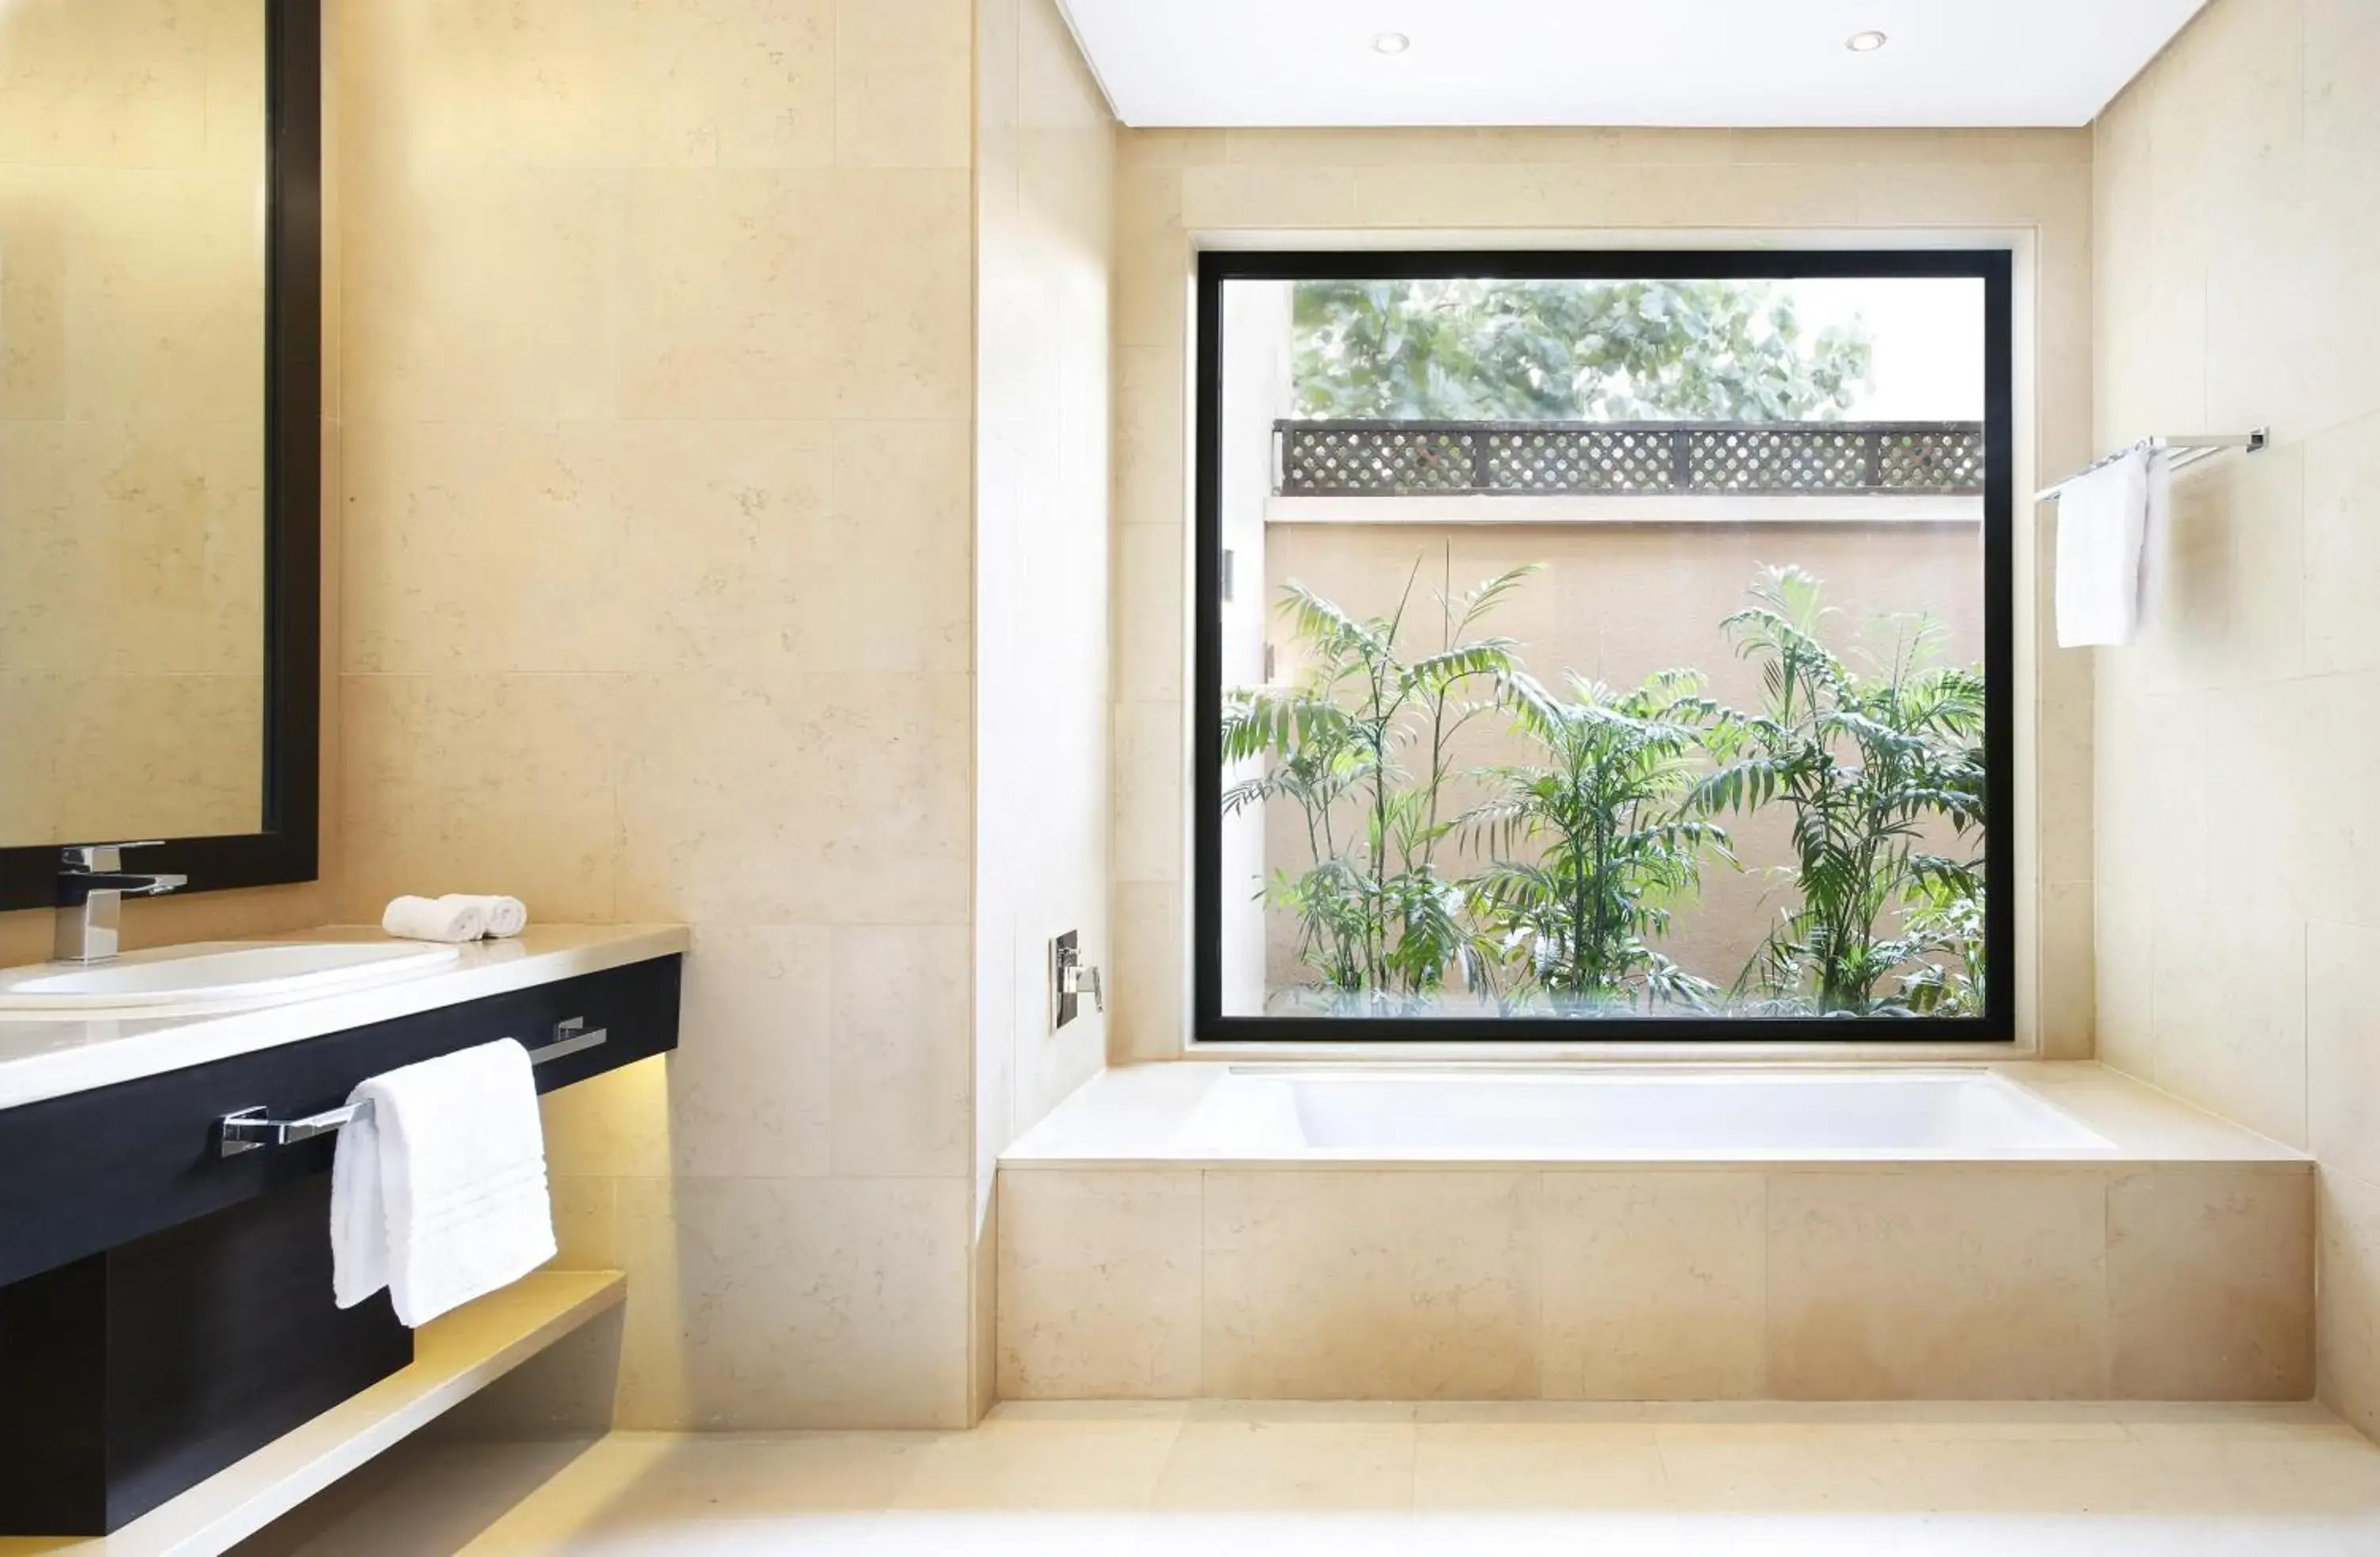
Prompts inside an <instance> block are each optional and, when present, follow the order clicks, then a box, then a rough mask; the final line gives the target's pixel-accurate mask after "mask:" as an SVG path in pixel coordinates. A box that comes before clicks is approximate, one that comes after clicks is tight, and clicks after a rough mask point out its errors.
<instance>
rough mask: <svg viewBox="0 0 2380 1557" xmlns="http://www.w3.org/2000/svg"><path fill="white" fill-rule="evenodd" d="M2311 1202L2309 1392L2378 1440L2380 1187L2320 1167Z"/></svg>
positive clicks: (2379, 1393) (2379, 1434)
mask: <svg viewBox="0 0 2380 1557" xmlns="http://www.w3.org/2000/svg"><path fill="white" fill-rule="evenodd" d="M2316 1197H2317V1200H2316V1206H2317V1216H2318V1230H2319V1238H2320V1246H2319V1253H2318V1255H2317V1257H2316V1258H2317V1259H2318V1260H2319V1261H2320V1266H2321V1276H2320V1280H2319V1283H2318V1285H2317V1289H2316V1301H2317V1308H2316V1311H2315V1315H2314V1343H2315V1381H2316V1389H2317V1392H2318V1393H2319V1394H2320V1396H2321V1399H2322V1403H2323V1404H2324V1405H2327V1406H2329V1407H2330V1408H2331V1409H2332V1410H2333V1411H2336V1412H2338V1414H2339V1415H2340V1416H2341V1417H2345V1418H2347V1420H2349V1421H2350V1422H2352V1423H2353V1424H2355V1426H2356V1427H2357V1428H2358V1429H2361V1430H2362V1432H2364V1433H2365V1434H2366V1435H2367V1436H2380V1186H2374V1185H2373V1184H2372V1183H2370V1182H2369V1181H2367V1180H2364V1179H2360V1178H2357V1177H2356V1176H2355V1175H2353V1174H2347V1173H2342V1172H2340V1171H2338V1169H2335V1168H2330V1167H2325V1168H2323V1169H2322V1171H2321V1174H2320V1175H2319V1179H2318V1182H2317V1186H2316Z"/></svg>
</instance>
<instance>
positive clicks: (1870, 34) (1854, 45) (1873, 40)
mask: <svg viewBox="0 0 2380 1557" xmlns="http://www.w3.org/2000/svg"><path fill="white" fill-rule="evenodd" d="M1884 44H1885V37H1884V34H1883V33H1881V32H1878V31H1877V30H1876V29H1874V28H1870V29H1868V30H1866V31H1865V32H1854V33H1852V35H1851V36H1850V37H1848V38H1846V39H1844V40H1843V47H1845V48H1847V49H1849V50H1851V52H1852V53H1853V54H1855V55H1872V54H1874V53H1876V50H1878V49H1880V48H1882V47H1884Z"/></svg>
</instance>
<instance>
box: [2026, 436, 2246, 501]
mask: <svg viewBox="0 0 2380 1557" xmlns="http://www.w3.org/2000/svg"><path fill="white" fill-rule="evenodd" d="M2272 441H2273V434H2272V430H2271V429H2270V428H2265V427H2259V428H2257V429H2256V430H2255V431H2254V432H2208V433H2197V434H2192V435H2188V436H2184V435H2181V434H2179V433H2173V434H2168V433H2159V434H2157V435H2156V436H2155V437H2151V438H2143V439H2142V440H2141V441H2140V442H2139V443H2137V444H2125V445H2124V446H2123V447H2122V448H2120V449H2118V450H2117V451H2116V452H2115V453H2114V454H2111V455H2107V456H2104V457H2102V458H2099V459H2095V460H2093V461H2092V462H2091V463H2090V464H2088V465H2086V466H2084V467H2083V468H2082V469H2080V470H2077V471H2076V472H2074V474H2073V475H2071V476H2069V477H2067V478H2066V480H2063V481H2060V482H2058V484H2057V485H2056V486H2054V487H2044V488H2042V489H2041V490H2040V491H2039V492H2037V493H2034V494H2033V500H2034V502H2035V503H2046V502H2048V501H2049V500H2050V499H2051V498H2053V497H2056V496H2057V495H2058V493H2061V492H2063V491H2065V490H2066V487H2067V485H2068V483H2069V482H2072V481H2076V480H2081V479H2082V478H2083V477H2084V476H2087V475H2089V474H2090V473H2091V472H2092V471H2094V470H2096V469H2097V468H2099V467H2101V466H2102V465H2113V464H2114V463H2115V462H2116V461H2118V460H2119V459H2121V458H2123V457H2124V456H2126V455H2128V454H2135V453H2138V452H2140V451H2141V450H2143V449H2146V450H2149V451H2152V452H2155V451H2170V452H2171V454H2172V456H2173V458H2172V460H2171V462H2170V468H2172V469H2175V470H2187V469H2188V468H2191V467H2192V466H2193V465H2195V464H2197V463H2198V462H2199V461H2200V460H2202V459H2209V458H2212V457H2213V456H2216V455H2218V454H2221V453H2222V452H2223V451H2224V450H2225V449H2239V450H2240V451H2242V452H2243V453H2247V454H2262V453H2264V452H2265V447H2266V446H2267V445H2268V444H2271V443H2272Z"/></svg>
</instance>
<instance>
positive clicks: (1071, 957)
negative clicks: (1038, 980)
mask: <svg viewBox="0 0 2380 1557" xmlns="http://www.w3.org/2000/svg"><path fill="white" fill-rule="evenodd" d="M1085 995H1088V996H1090V997H1091V1009H1092V1010H1094V1011H1099V1012H1104V1011H1106V1010H1107V1008H1108V1002H1107V992H1106V991H1104V990H1103V989H1101V988H1100V985H1099V969H1098V968H1097V967H1093V966H1092V965H1091V964H1089V963H1087V962H1085V961H1084V960H1083V946H1082V938H1081V934H1080V932H1079V931H1072V930H1070V931H1066V933H1065V934H1063V935H1061V936H1060V937H1058V938H1057V939H1056V940H1055V941H1052V942H1050V1031H1052V1032H1055V1031H1056V1030H1057V1029H1058V1028H1062V1027H1064V1026H1065V1025H1066V1024H1067V1023H1069V1022H1071V1021H1073V1020H1074V1019H1075V1016H1078V1015H1080V1013H1081V1010H1082V998H1083V996H1085Z"/></svg>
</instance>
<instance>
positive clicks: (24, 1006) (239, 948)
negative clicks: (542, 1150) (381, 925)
mask: <svg viewBox="0 0 2380 1557" xmlns="http://www.w3.org/2000/svg"><path fill="white" fill-rule="evenodd" d="M460 955H462V953H461V952H460V951H459V950H457V949H456V948H455V947H453V946H428V945H422V944H420V943H417V942H411V941H395V942H391V941H353V942H340V941H289V942H283V941H205V942H199V943H194V944H191V945H188V946H160V947H158V948H156V949H155V950H153V951H147V952H130V953H128V954H126V955H124V956H122V957H119V958H118V959H116V960H115V961H114V962H109V963H102V964H100V965H99V966H98V967H73V966H70V965H68V964H66V963H55V962H54V963H44V964H42V965H41V966H40V967H12V968H9V969H7V970H6V971H5V972H0V1013H5V1014H10V1015H16V1016H30V1015H35V1014H39V1015H43V1016H91V1015H95V1014H98V1013H100V1012H103V1011H116V1010H121V1011H122V1012H123V1013H124V1014H125V1015H127V1016H145V1015H151V1014H155V1012H156V1008H158V1007H161V1006H206V1005H213V1004H259V1005H269V1004H279V1003H281V1002H283V1001H291V1000H305V999H309V998H310V997H312V996H314V995H320V994H330V993H334V992H335V991H341V990H347V989H354V988H357V987H358V986H361V985H367V984H378V983H384V982H386V981H388V980H390V979H403V978H407V977H410V976H411V975H413V974H416V973H421V972H426V971H428V970H429V969H431V968H434V967H439V966H440V965H442V964H444V963H450V962H453V961H454V960H455V958H457V957H459V956H460Z"/></svg>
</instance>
